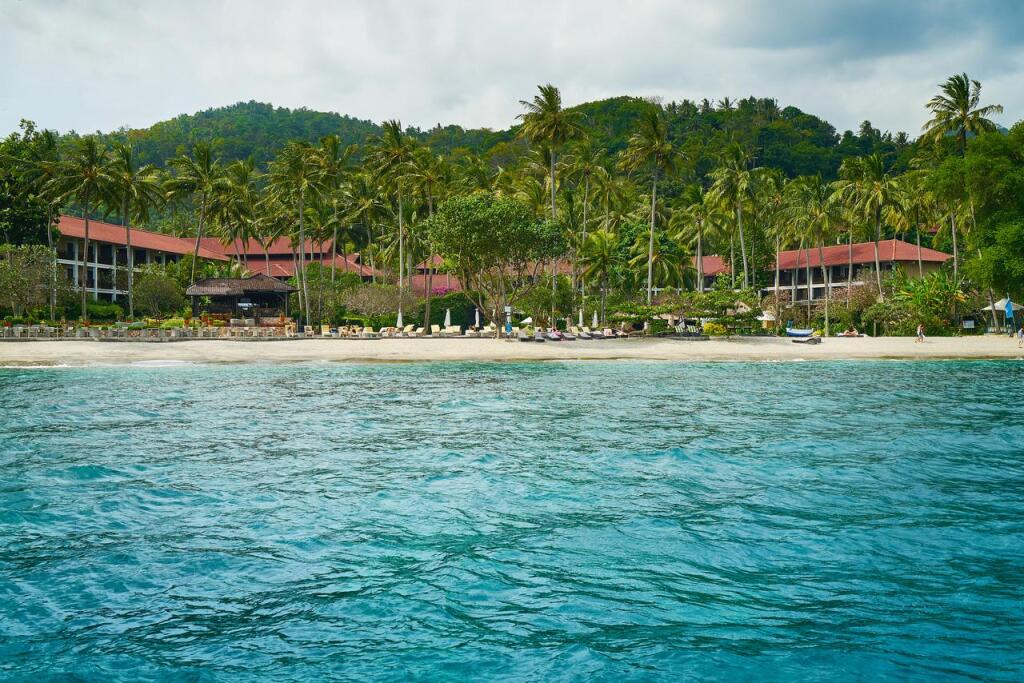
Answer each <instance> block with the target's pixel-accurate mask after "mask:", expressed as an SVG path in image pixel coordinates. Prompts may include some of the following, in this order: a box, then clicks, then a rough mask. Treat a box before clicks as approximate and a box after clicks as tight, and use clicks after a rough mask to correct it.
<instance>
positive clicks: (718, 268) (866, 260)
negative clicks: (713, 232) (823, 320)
mask: <svg viewBox="0 0 1024 683" xmlns="http://www.w3.org/2000/svg"><path fill="white" fill-rule="evenodd" d="M823 251H824V255H825V268H826V270H827V272H828V276H829V285H830V287H831V289H832V291H833V292H835V290H837V289H841V290H845V289H846V288H847V287H850V286H851V285H852V286H857V285H862V284H865V283H866V282H869V281H871V279H872V278H873V277H874V275H873V273H874V272H875V243H874V242H858V243H856V244H854V245H852V247H851V246H850V245H847V244H838V245H834V246H829V247H825V248H824V250H823ZM951 258H953V257H952V256H951V255H949V254H946V253H944V252H941V251H936V250H935V249H928V248H926V247H921V248H920V251H918V247H917V245H914V244H910V243H909V242H904V241H902V240H882V241H881V242H879V243H878V262H879V267H880V268H881V272H882V275H883V277H884V276H885V274H886V273H890V272H892V271H893V270H894V269H895V268H897V267H902V268H903V270H904V271H906V273H907V274H908V275H910V276H913V277H918V276H924V275H927V274H928V273H931V272H933V271H936V270H938V269H939V268H940V267H941V266H942V264H943V263H945V262H946V261H948V260H949V259H951ZM776 263H777V264H778V269H779V289H780V290H782V291H787V292H789V293H790V301H794V302H795V301H807V297H808V296H810V299H811V301H817V300H819V299H822V298H823V297H824V295H825V277H824V274H823V273H822V269H821V254H820V253H819V251H818V249H817V248H812V249H794V250H790V251H780V252H779V253H778V256H777V258H776ZM851 263H852V265H853V268H852V270H851V268H850V265H851ZM808 268H809V269H810V273H809V277H810V279H809V280H808ZM739 270H740V268H739V267H738V268H737V276H738V273H739ZM729 272H730V269H729V263H728V262H727V261H726V260H725V259H724V258H723V257H721V256H705V257H704V288H705V289H710V288H711V287H712V286H713V285H714V283H715V278H717V277H718V276H719V275H724V274H728V273H729ZM769 273H770V274H771V277H772V283H771V284H770V285H769V286H767V287H764V288H762V289H761V294H762V295H763V296H767V295H769V294H771V293H772V292H773V291H775V282H774V279H775V277H774V274H775V269H774V268H772V269H771V270H770V271H769Z"/></svg>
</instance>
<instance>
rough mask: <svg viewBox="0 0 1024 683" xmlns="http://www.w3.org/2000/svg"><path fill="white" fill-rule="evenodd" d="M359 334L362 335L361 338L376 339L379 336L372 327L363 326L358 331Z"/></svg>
mask: <svg viewBox="0 0 1024 683" xmlns="http://www.w3.org/2000/svg"><path fill="white" fill-rule="evenodd" d="M359 336H360V337H362V338H363V339H378V338H379V337H378V335H377V333H376V332H374V331H373V328H372V327H364V328H363V330H362V331H361V332H360V333H359Z"/></svg>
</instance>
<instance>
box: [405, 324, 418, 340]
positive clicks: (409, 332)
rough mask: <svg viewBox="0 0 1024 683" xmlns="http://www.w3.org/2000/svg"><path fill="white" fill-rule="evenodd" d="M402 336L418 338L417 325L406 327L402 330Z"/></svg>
mask: <svg viewBox="0 0 1024 683" xmlns="http://www.w3.org/2000/svg"><path fill="white" fill-rule="evenodd" d="M402 336H403V337H414V336H416V326H415V325H406V326H405V327H403V328H402Z"/></svg>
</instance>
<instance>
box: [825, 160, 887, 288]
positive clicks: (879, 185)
mask: <svg viewBox="0 0 1024 683" xmlns="http://www.w3.org/2000/svg"><path fill="white" fill-rule="evenodd" d="M839 175H840V180H837V181H836V182H835V183H833V189H834V190H835V194H834V197H835V201H839V202H842V203H843V204H845V205H846V206H847V207H848V208H849V209H850V210H851V212H852V213H853V214H854V215H856V216H858V217H860V218H861V219H862V220H864V221H866V222H868V223H870V224H871V225H872V226H873V227H874V235H873V237H874V243H875V280H876V284H877V285H878V295H879V296H881V297H884V294H883V293H882V264H881V260H880V258H879V255H878V243H879V242H881V241H882V223H883V219H884V218H885V215H886V212H887V211H888V209H889V208H890V207H891V206H892V205H893V204H895V203H896V201H897V198H898V197H899V192H900V187H899V183H898V182H897V180H896V179H895V178H894V177H893V176H892V175H890V174H889V172H888V171H886V169H885V161H884V159H883V158H882V156H881V155H880V154H878V153H877V152H876V153H874V154H871V155H868V156H864V157H850V158H848V159H845V160H844V161H843V163H842V165H841V166H840V167H839Z"/></svg>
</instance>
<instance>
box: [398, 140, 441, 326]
mask: <svg viewBox="0 0 1024 683" xmlns="http://www.w3.org/2000/svg"><path fill="white" fill-rule="evenodd" d="M408 177H409V180H410V182H411V183H412V186H413V188H414V189H415V190H417V191H418V192H419V193H420V195H422V197H423V199H425V200H426V202H427V219H428V223H427V224H425V225H424V227H427V226H428V225H429V219H431V218H433V217H434V204H435V202H436V201H437V200H438V199H439V198H444V196H445V193H446V189H447V186H448V184H449V183H450V182H451V168H450V166H449V165H448V163H447V162H446V161H445V159H444V157H441V156H438V155H436V154H434V153H433V152H431V151H430V149H429V148H427V147H419V148H417V149H416V151H415V152H414V153H413V157H412V160H411V161H410V163H409V172H408ZM423 232H424V235H423V237H424V241H425V245H426V250H425V251H426V257H427V286H426V287H425V289H426V291H425V293H424V296H425V297H426V301H425V302H424V313H423V319H424V321H426V322H425V324H424V326H423V327H424V329H425V330H426V332H427V334H430V325H429V324H426V323H429V321H430V299H431V290H432V288H433V286H434V255H435V253H434V245H433V244H432V242H431V241H430V235H429V232H428V231H427V230H424V231H423Z"/></svg>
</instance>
